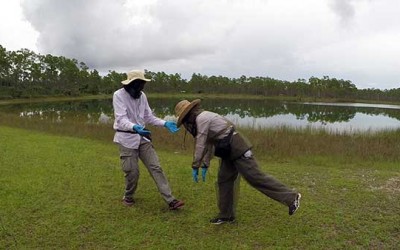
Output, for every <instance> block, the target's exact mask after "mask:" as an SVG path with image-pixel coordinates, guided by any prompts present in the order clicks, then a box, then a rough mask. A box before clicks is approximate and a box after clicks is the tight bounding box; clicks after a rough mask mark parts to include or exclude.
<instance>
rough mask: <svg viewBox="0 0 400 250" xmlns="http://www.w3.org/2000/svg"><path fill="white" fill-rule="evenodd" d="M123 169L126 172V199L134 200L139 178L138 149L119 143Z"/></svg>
mask: <svg viewBox="0 0 400 250" xmlns="http://www.w3.org/2000/svg"><path fill="white" fill-rule="evenodd" d="M119 154H120V159H121V166H122V171H123V172H124V173H125V193H124V198H126V200H128V201H129V200H132V203H133V195H134V194H135V191H136V188H137V184H138V180H139V165H138V150H135V149H130V148H126V147H124V146H122V145H119Z"/></svg>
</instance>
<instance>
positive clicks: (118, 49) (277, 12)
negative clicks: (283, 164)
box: [0, 0, 400, 89]
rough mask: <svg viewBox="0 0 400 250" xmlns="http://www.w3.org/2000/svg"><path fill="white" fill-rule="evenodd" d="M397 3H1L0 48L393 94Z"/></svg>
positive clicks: (116, 66)
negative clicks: (321, 81)
mask: <svg viewBox="0 0 400 250" xmlns="http://www.w3.org/2000/svg"><path fill="white" fill-rule="evenodd" d="M399 13H400V5H399V0H301V1H299V0H169V1H166V0H146V1H145V0H113V1H110V0H68V1H66V0H0V44H1V45H2V46H3V47H5V48H6V49H7V50H18V49H21V48H28V49H30V50H33V51H35V52H36V53H40V54H53V55H58V56H60V55H62V56H66V57H69V58H75V59H77V60H78V61H82V62H85V63H86V64H87V65H88V66H89V67H90V68H91V69H97V70H99V71H101V72H105V73H106V72H108V70H116V71H119V72H125V71H128V70H130V69H140V68H142V69H148V70H151V71H155V72H158V71H164V72H166V73H168V74H172V73H180V74H181V75H182V77H184V78H190V77H191V75H192V74H193V73H200V74H204V75H209V76H210V75H222V76H227V77H235V78H237V77H240V76H241V75H246V76H265V77H273V78H276V79H280V80H288V81H293V80H296V79H299V78H304V79H309V78H310V77H311V76H315V77H323V76H329V77H331V78H333V77H335V78H338V79H346V80H351V81H352V82H353V83H354V84H355V85H356V86H357V88H379V89H392V88H399V87H400V14H399Z"/></svg>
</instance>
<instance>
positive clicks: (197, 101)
mask: <svg viewBox="0 0 400 250" xmlns="http://www.w3.org/2000/svg"><path fill="white" fill-rule="evenodd" d="M200 102H201V100H200V99H196V100H193V101H192V102H191V103H190V104H189V105H188V106H187V107H186V108H185V110H183V112H182V113H181V114H180V116H179V117H178V121H177V122H176V126H177V127H180V126H181V125H182V121H183V119H184V118H185V116H186V115H187V114H188V113H189V112H190V110H192V108H194V106H196V105H197V104H199V103H200Z"/></svg>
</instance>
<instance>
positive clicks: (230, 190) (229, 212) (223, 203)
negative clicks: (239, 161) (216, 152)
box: [218, 159, 238, 218]
mask: <svg viewBox="0 0 400 250" xmlns="http://www.w3.org/2000/svg"><path fill="white" fill-rule="evenodd" d="M237 178H238V171H237V170H236V168H235V167H234V166H233V165H232V162H231V161H229V160H224V159H222V160H221V162H220V167H219V171H218V208H219V215H218V217H219V218H231V217H235V209H234V204H235V201H234V197H235V193H234V192H235V188H234V185H235V181H236V180H237Z"/></svg>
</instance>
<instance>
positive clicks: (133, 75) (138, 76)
mask: <svg viewBox="0 0 400 250" xmlns="http://www.w3.org/2000/svg"><path fill="white" fill-rule="evenodd" d="M126 75H127V76H128V79H126V80H124V81H122V82H121V83H122V84H123V85H128V84H129V83H131V82H132V81H134V80H143V81H146V82H150V81H151V80H150V79H147V78H145V77H144V72H143V71H142V70H132V71H130V72H128V73H126Z"/></svg>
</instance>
